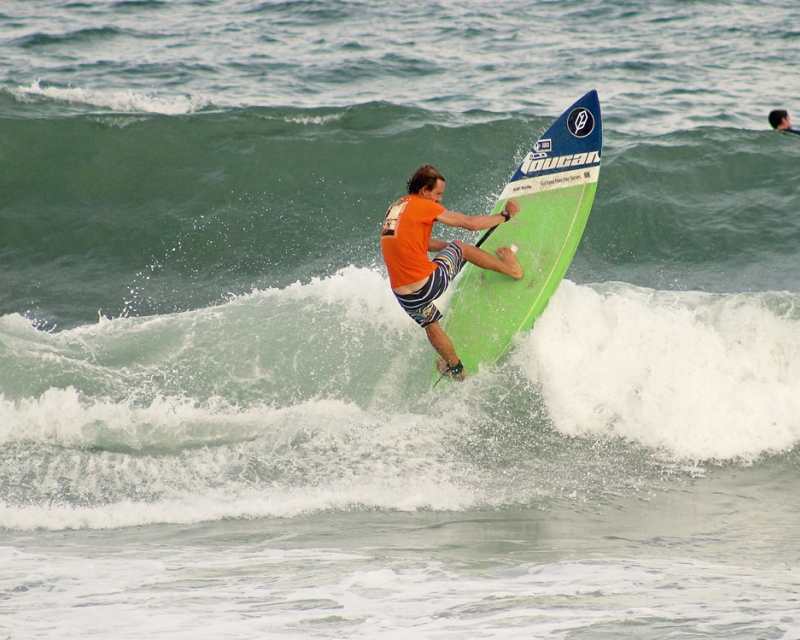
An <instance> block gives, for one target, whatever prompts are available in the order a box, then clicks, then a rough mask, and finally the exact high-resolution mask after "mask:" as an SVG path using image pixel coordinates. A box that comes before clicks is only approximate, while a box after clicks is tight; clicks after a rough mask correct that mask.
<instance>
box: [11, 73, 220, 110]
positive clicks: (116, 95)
mask: <svg viewBox="0 0 800 640" xmlns="http://www.w3.org/2000/svg"><path fill="white" fill-rule="evenodd" d="M9 91H10V92H11V94H12V95H14V96H16V97H17V99H18V100H23V101H24V100H29V99H30V98H31V97H34V96H42V97H45V98H49V99H50V100H56V101H60V102H68V103H70V104H73V103H78V104H87V105H93V106H96V107H103V108H104V109H110V110H112V111H116V112H121V113H160V114H163V115H185V114H191V113H195V112H196V111H199V110H201V109H203V108H205V107H207V106H208V105H209V104H210V103H211V100H210V99H209V98H207V97H205V96H192V95H174V96H161V95H157V94H155V93H150V94H148V93H141V92H137V91H130V90H114V89H87V88H83V87H54V86H46V87H42V86H41V83H40V81H39V80H37V81H35V82H32V83H31V84H30V85H28V86H20V87H14V88H10V89H9Z"/></svg>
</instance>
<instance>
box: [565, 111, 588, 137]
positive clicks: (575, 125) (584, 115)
mask: <svg viewBox="0 0 800 640" xmlns="http://www.w3.org/2000/svg"><path fill="white" fill-rule="evenodd" d="M567 129H569V132H570V133H571V134H572V135H573V136H575V137H576V138H585V137H586V136H588V135H589V134H590V133H591V132H592V131H594V116H593V115H592V112H591V111H589V110H588V109H586V108H584V107H578V108H577V109H573V110H572V111H571V112H570V114H569V116H567Z"/></svg>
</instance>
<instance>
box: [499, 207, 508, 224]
mask: <svg viewBox="0 0 800 640" xmlns="http://www.w3.org/2000/svg"><path fill="white" fill-rule="evenodd" d="M500 215H501V216H503V217H504V218H505V219H506V222H508V221H509V220H511V214H510V213H509V212H508V211H506V210H505V209H503V210H502V211H501V212H500Z"/></svg>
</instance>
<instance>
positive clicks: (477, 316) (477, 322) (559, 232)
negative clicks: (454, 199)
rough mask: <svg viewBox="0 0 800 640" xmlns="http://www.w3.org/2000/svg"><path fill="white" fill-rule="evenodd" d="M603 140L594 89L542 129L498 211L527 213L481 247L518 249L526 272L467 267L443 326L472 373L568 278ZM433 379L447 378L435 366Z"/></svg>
mask: <svg viewBox="0 0 800 640" xmlns="http://www.w3.org/2000/svg"><path fill="white" fill-rule="evenodd" d="M602 146H603V128H602V121H601V118H600V101H599V99H598V97H597V92H596V91H590V92H589V93H587V94H586V95H585V96H583V97H582V98H581V99H580V100H578V101H577V102H576V103H575V104H573V105H572V106H571V107H569V109H567V110H566V111H564V113H563V114H562V115H561V116H560V117H559V118H558V119H557V120H556V121H555V122H554V123H553V125H552V126H551V127H550V128H549V129H547V131H545V132H544V133H543V134H542V136H541V138H540V139H539V140H538V141H537V142H536V144H535V145H533V148H532V149H531V151H530V153H528V155H527V156H525V159H524V160H523V161H522V163H521V164H520V165H519V167H518V168H517V170H516V171H515V172H514V175H513V176H512V177H511V180H509V182H508V184H506V186H505V188H504V189H503V191H502V193H501V194H500V197H499V198H498V200H497V203H496V204H495V206H494V208H493V209H492V213H499V212H500V211H502V210H503V209H504V207H505V205H506V202H507V201H508V200H509V199H510V198H516V199H517V201H518V202H519V204H520V212H519V213H518V214H517V215H516V216H515V217H514V218H512V219H511V220H510V221H509V222H506V223H503V224H501V225H500V226H498V227H496V228H495V229H492V230H490V231H489V232H487V233H486V235H485V236H484V238H482V239H481V240H482V245H481V246H482V248H483V249H485V250H486V251H488V252H490V253H494V251H495V249H497V248H498V247H511V249H512V250H513V251H515V252H516V255H517V258H518V259H519V261H520V264H521V265H522V268H523V269H524V271H525V276H524V277H523V278H522V280H514V279H512V278H509V277H508V276H504V275H501V274H498V273H494V272H491V271H485V270H482V269H479V268H477V267H474V266H473V265H470V264H468V265H467V266H466V267H465V268H464V271H463V273H462V275H461V277H460V279H459V280H458V282H457V283H456V284H455V287H456V288H455V291H454V293H453V298H452V300H451V302H450V308H449V309H448V310H447V311H446V313H445V314H444V319H443V321H442V327H443V328H444V330H445V331H446V332H447V334H448V335H449V336H450V339H451V340H452V341H453V345H454V346H455V349H456V352H457V353H458V355H459V357H460V358H461V362H462V363H463V364H464V370H465V372H466V373H467V375H469V374H474V373H476V372H477V371H478V369H479V368H480V367H481V366H489V365H492V364H494V363H495V362H497V361H498V360H499V359H500V358H501V357H502V356H503V355H504V354H505V353H506V352H507V351H508V349H509V348H510V347H511V345H512V344H513V341H514V338H515V336H516V335H517V334H518V333H519V332H521V331H525V330H527V329H529V328H530V327H531V326H532V325H533V323H534V321H535V320H536V318H538V317H539V315H541V313H542V312H543V311H544V309H545V307H546V306H547V302H548V300H549V299H550V297H551V296H552V295H553V293H555V291H556V289H557V288H558V285H559V284H560V283H561V280H562V279H563V277H564V274H565V273H566V272H567V268H568V267H569V265H570V263H571V262H572V258H573V256H574V255H575V251H576V250H577V248H578V243H579V242H580V239H581V236H582V235H583V230H584V228H585V227H586V221H587V219H588V218H589V212H590V211H591V209H592V203H593V202H594V195H595V191H596V190H597V180H598V177H599V175H600V156H601V152H602ZM479 244H480V243H479ZM433 379H434V381H438V380H439V373H438V371H436V370H435V369H434V373H433Z"/></svg>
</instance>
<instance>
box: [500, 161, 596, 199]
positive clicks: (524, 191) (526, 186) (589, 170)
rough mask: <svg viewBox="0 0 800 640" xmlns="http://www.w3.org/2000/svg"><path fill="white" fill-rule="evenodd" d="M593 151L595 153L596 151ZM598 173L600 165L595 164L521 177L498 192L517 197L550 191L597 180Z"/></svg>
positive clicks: (503, 195)
mask: <svg viewBox="0 0 800 640" xmlns="http://www.w3.org/2000/svg"><path fill="white" fill-rule="evenodd" d="M593 153H595V155H596V152H593ZM589 155H591V154H589ZM599 160H600V157H599V156H597V161H598V162H599ZM599 174H600V166H599V165H595V166H593V167H586V168H583V169H574V170H572V171H561V172H559V173H550V174H547V175H544V176H537V177H535V178H523V179H522V180H517V181H515V182H509V183H508V184H507V185H506V188H505V189H503V193H502V194H500V199H503V198H517V197H519V196H524V195H528V194H531V193H540V192H542V191H552V190H553V189H563V188H564V187H575V186H578V185H585V184H589V183H591V182H597V177H598V175H599Z"/></svg>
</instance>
